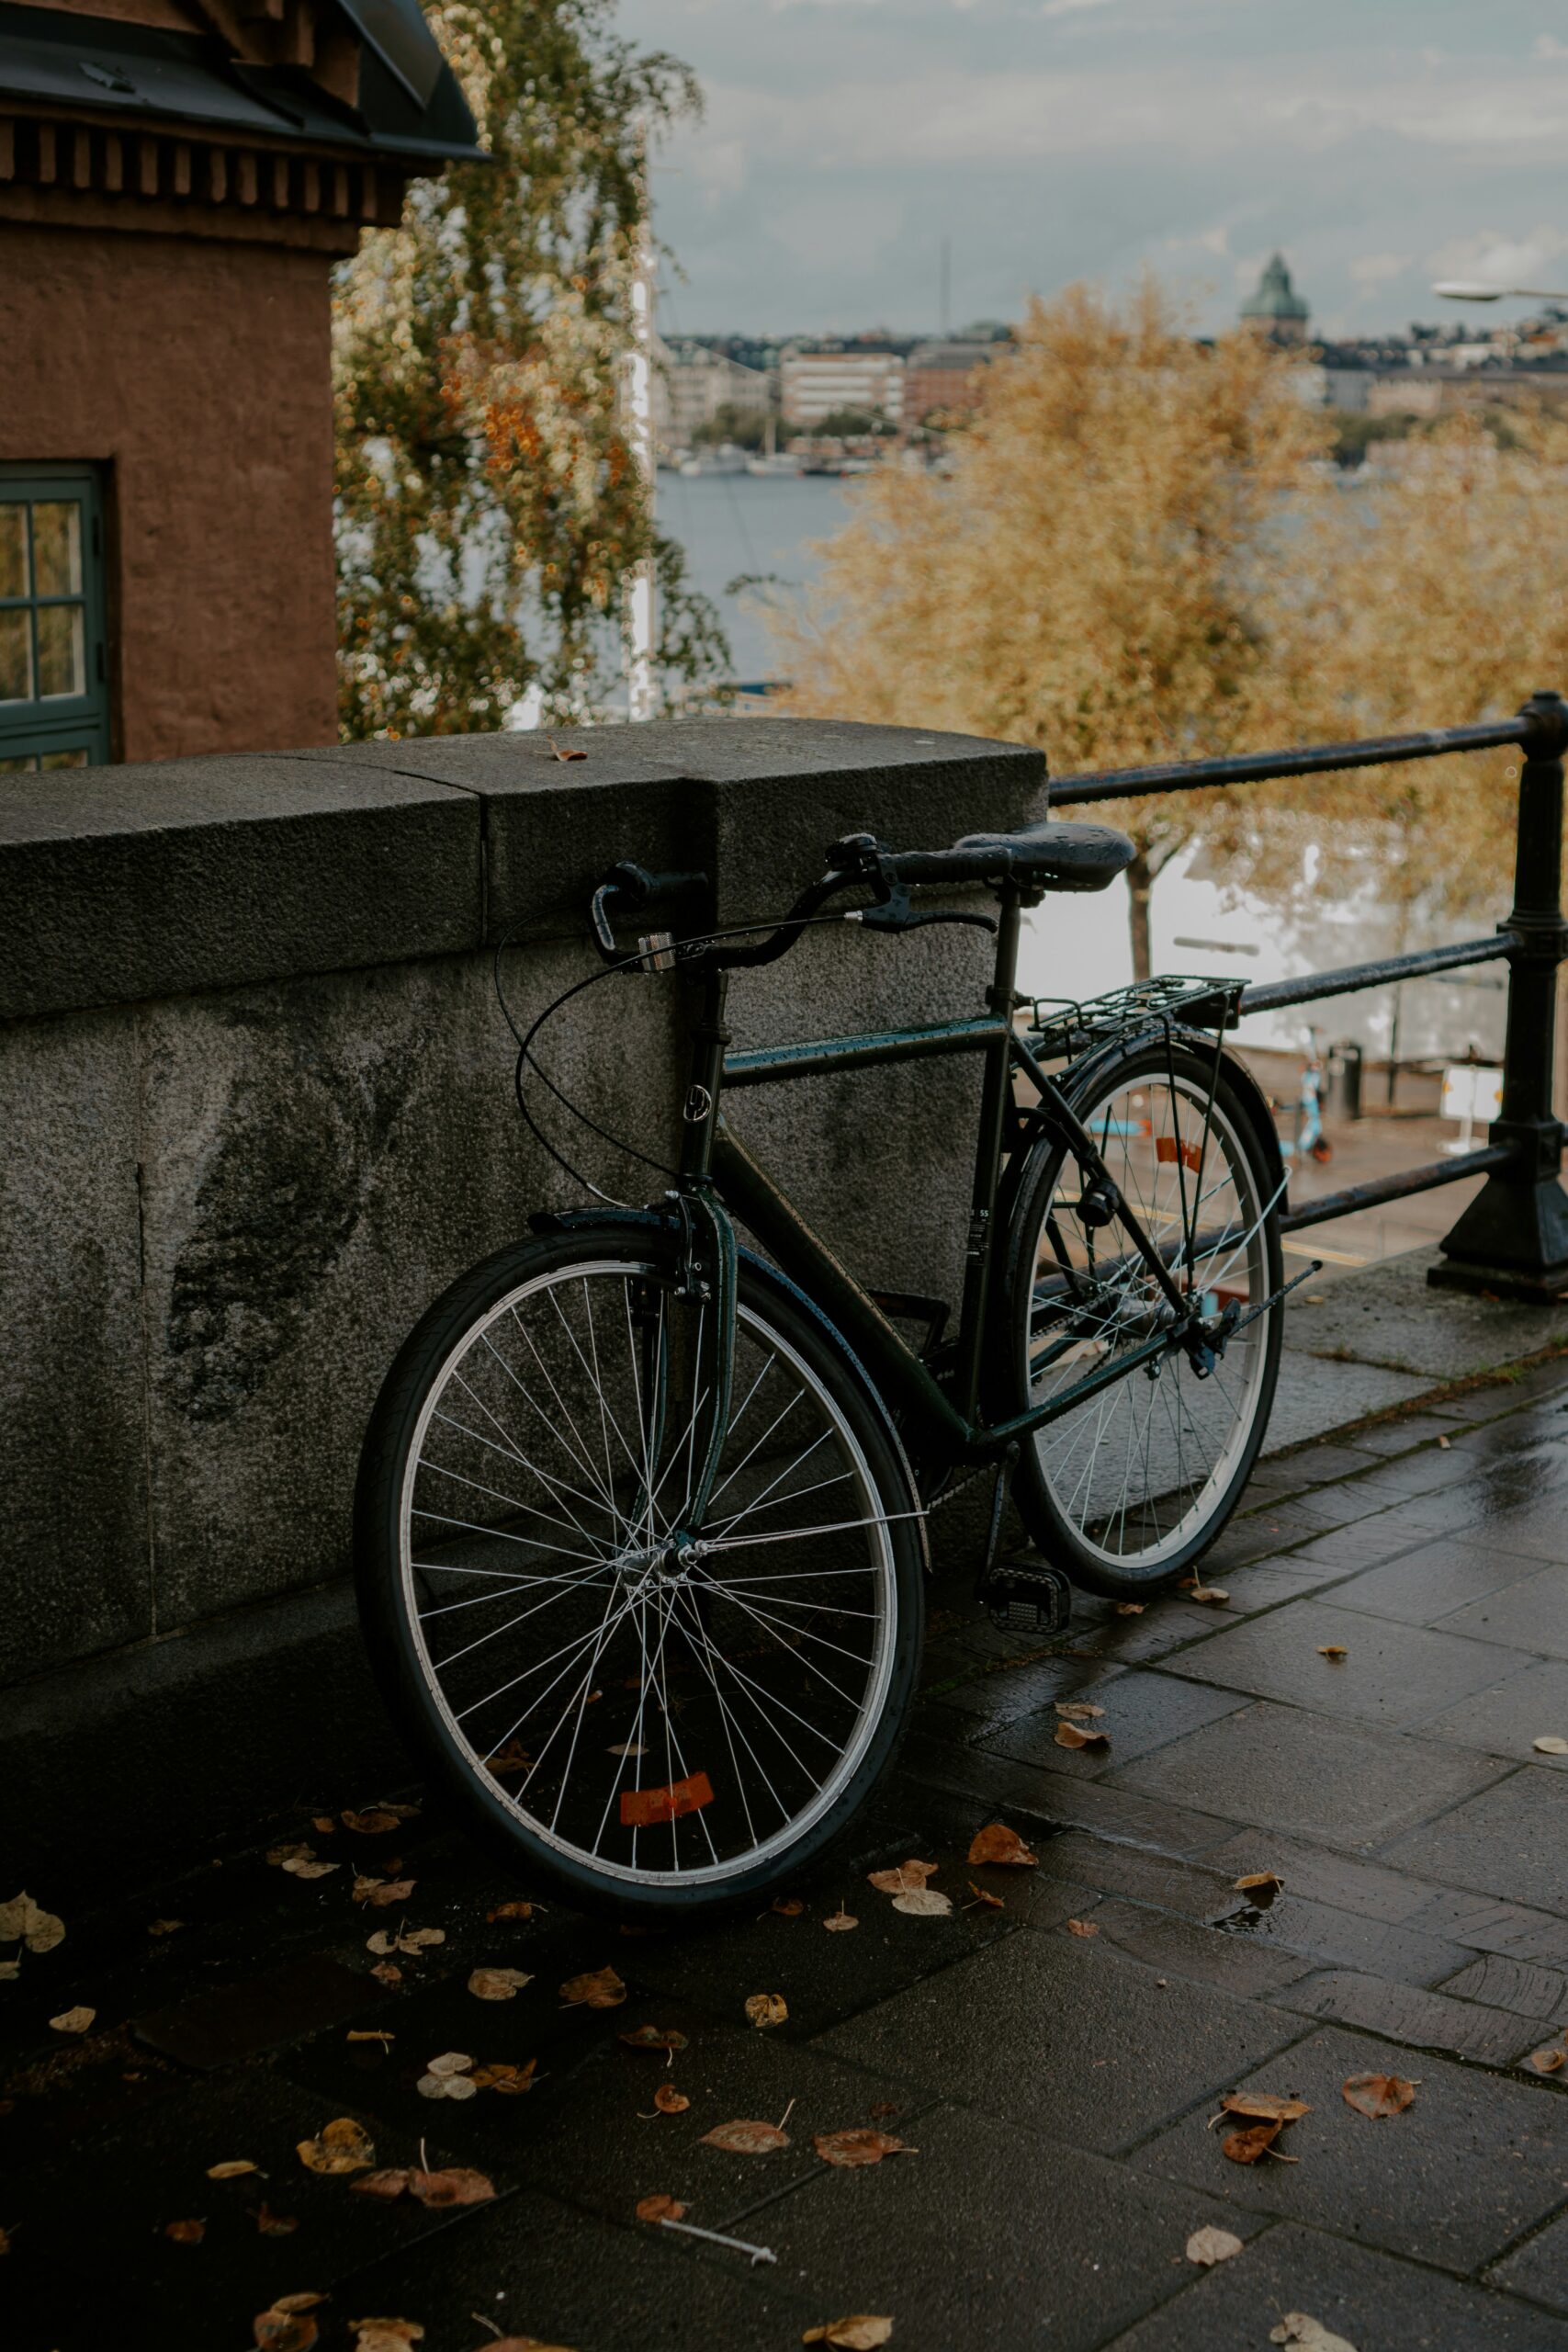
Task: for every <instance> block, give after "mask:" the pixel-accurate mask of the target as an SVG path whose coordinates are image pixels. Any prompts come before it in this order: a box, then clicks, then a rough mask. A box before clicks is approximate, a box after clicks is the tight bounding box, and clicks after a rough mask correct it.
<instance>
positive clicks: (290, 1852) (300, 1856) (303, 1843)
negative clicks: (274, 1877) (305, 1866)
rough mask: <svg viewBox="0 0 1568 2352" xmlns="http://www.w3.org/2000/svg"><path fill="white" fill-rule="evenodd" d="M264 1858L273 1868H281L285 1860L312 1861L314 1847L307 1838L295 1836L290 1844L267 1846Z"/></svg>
mask: <svg viewBox="0 0 1568 2352" xmlns="http://www.w3.org/2000/svg"><path fill="white" fill-rule="evenodd" d="M266 1858H267V1860H268V1861H269V1862H270V1863H271V1864H272V1866H273V1868H274V1869H275V1870H281V1869H282V1867H283V1865H284V1863H285V1862H313V1861H314V1860H315V1859H316V1849H315V1848H314V1846H312V1845H310V1843H309V1841H308V1840H306V1839H303V1838H296V1839H295V1841H294V1843H293V1844H292V1845H291V1846H269V1847H268V1848H267V1849H266Z"/></svg>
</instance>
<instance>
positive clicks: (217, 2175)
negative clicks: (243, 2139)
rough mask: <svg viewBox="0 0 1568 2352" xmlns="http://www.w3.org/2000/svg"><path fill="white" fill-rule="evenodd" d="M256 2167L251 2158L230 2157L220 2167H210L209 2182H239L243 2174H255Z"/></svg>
mask: <svg viewBox="0 0 1568 2352" xmlns="http://www.w3.org/2000/svg"><path fill="white" fill-rule="evenodd" d="M255 2170H256V2166H255V2165H254V2164H253V2163H252V2162H251V2160H250V2158H249V2156H228V2157H226V2158H225V2159H224V2161H223V2162H222V2164H220V2165H208V2167H207V2177H208V2179H209V2180H238V2179H239V2177H240V2175H241V2174H242V2173H246V2172H254V2171H255Z"/></svg>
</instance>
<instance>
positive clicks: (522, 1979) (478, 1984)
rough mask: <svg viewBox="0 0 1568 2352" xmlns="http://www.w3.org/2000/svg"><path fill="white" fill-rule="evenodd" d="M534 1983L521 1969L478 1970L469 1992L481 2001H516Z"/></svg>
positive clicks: (472, 1978) (472, 1979)
mask: <svg viewBox="0 0 1568 2352" xmlns="http://www.w3.org/2000/svg"><path fill="white" fill-rule="evenodd" d="M533 1982H534V1980H533V1978H532V1977H531V1976H530V1975H529V1974H528V1973H527V1972H526V1970H525V1969H521V1968H476V1969H475V1970H474V1972H473V1974H472V1975H471V1976H470V1977H469V1979H468V1990H469V1992H470V1993H472V1995H473V1996H474V1997H475V1999H476V2000H479V2001H514V2000H515V1999H516V1998H517V1996H518V1994H519V1993H520V1992H521V1990H522V1988H523V1986H524V1985H531V1984H532V1983H533Z"/></svg>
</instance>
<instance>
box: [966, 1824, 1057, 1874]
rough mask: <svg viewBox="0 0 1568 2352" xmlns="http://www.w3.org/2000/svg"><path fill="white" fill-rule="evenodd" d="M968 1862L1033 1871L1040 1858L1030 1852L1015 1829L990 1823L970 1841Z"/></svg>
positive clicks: (978, 1830)
mask: <svg viewBox="0 0 1568 2352" xmlns="http://www.w3.org/2000/svg"><path fill="white" fill-rule="evenodd" d="M969 1860H971V1861H972V1862H996V1863H1000V1864H1002V1865H1003V1866H1004V1867H1005V1868H1007V1869H1009V1870H1033V1869H1035V1868H1036V1866H1037V1865H1038V1863H1039V1860H1040V1857H1039V1855H1038V1854H1034V1853H1032V1852H1031V1851H1030V1849H1029V1848H1028V1847H1027V1846H1026V1845H1025V1844H1024V1842H1023V1840H1022V1838H1021V1837H1020V1836H1019V1834H1018V1832H1017V1830H1016V1829H1010V1828H1009V1827H1008V1826H1007V1824H1006V1823H1005V1822H1002V1821H991V1822H987V1825H986V1826H985V1828H984V1829H977V1830H976V1833H975V1835H974V1837H973V1838H971V1839H970V1841H969Z"/></svg>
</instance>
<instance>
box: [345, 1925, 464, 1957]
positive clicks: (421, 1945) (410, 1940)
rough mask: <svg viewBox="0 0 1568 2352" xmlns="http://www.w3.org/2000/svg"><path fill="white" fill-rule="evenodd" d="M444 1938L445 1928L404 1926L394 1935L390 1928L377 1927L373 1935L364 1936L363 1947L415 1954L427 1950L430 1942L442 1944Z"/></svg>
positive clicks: (371, 1949) (369, 1949) (368, 1949)
mask: <svg viewBox="0 0 1568 2352" xmlns="http://www.w3.org/2000/svg"><path fill="white" fill-rule="evenodd" d="M445 1942H446V1928H404V1929H403V1930H402V1932H401V1933H400V1935H394V1934H393V1933H392V1930H391V1929H390V1928H377V1930H376V1933H375V1934H374V1935H373V1936H367V1938H366V1939H365V1949H366V1951H378V1952H393V1951H404V1952H409V1953H412V1954H413V1955H415V1956H417V1955H418V1954H419V1953H420V1952H422V1951H428V1950H429V1948H430V1946H431V1945H432V1944H444V1943H445Z"/></svg>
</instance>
